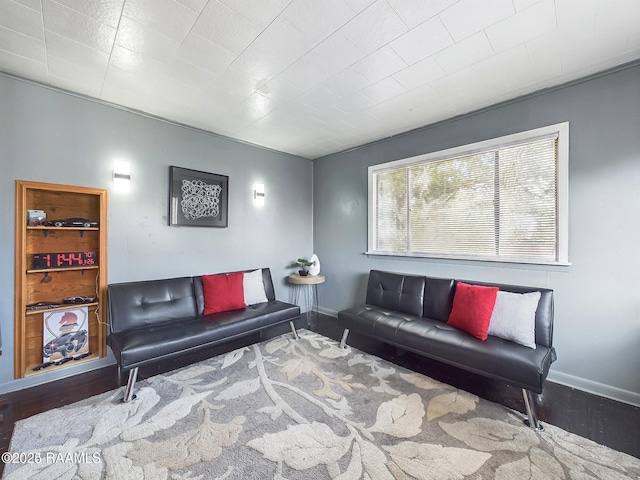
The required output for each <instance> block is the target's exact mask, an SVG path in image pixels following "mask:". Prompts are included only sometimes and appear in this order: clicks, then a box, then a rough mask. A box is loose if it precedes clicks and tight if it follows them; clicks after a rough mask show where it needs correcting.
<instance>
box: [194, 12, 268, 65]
mask: <svg viewBox="0 0 640 480" xmlns="http://www.w3.org/2000/svg"><path fill="white" fill-rule="evenodd" d="M193 32H194V33H197V34H199V35H202V36H203V37H205V38H206V39H208V40H211V41H212V42H214V43H217V44H218V45H220V46H222V47H224V48H226V49H227V50H229V51H231V52H233V53H236V54H239V53H240V52H242V51H243V50H244V49H245V48H246V47H247V46H248V45H249V44H250V43H251V42H252V41H253V40H254V39H255V38H256V37H257V36H258V34H259V33H260V29H259V28H258V27H257V26H255V25H254V24H253V23H251V22H250V21H249V20H247V19H246V18H244V17H243V16H242V15H240V14H239V13H236V12H235V11H233V10H231V9H230V8H228V7H226V6H224V5H222V4H221V3H218V2H216V1H212V2H209V4H208V5H207V6H206V7H205V9H204V11H203V12H202V14H201V15H200V17H199V18H198V21H197V22H196V24H195V26H194V27H193Z"/></svg>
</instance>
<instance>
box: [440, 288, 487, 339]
mask: <svg viewBox="0 0 640 480" xmlns="http://www.w3.org/2000/svg"><path fill="white" fill-rule="evenodd" d="M498 290H499V288H498V287H481V286H479V285H469V284H467V283H463V282H458V283H457V284H456V294H455V296H454V297H453V308H452V309H451V314H450V315H449V321H448V322H447V323H448V324H449V325H452V326H454V327H457V328H460V329H461V330H464V331H466V332H469V333H470V334H471V335H473V336H474V337H476V338H479V339H480V340H486V339H487V331H488V330H489V322H490V321H491V314H492V313H493V307H494V306H495V304H496V296H497V295H498Z"/></svg>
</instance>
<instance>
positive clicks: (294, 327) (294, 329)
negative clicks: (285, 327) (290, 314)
mask: <svg viewBox="0 0 640 480" xmlns="http://www.w3.org/2000/svg"><path fill="white" fill-rule="evenodd" d="M289 326H290V327H291V333H293V338H294V339H296V340H298V339H299V338H300V337H298V332H296V326H295V325H294V324H293V320H292V321H290V322H289Z"/></svg>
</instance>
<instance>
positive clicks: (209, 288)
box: [202, 272, 246, 315]
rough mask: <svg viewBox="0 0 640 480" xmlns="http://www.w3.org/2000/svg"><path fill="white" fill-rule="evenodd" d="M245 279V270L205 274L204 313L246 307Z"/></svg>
mask: <svg viewBox="0 0 640 480" xmlns="http://www.w3.org/2000/svg"><path fill="white" fill-rule="evenodd" d="M243 280H244V273H243V272H237V273H222V274H218V275H203V276H202V289H203V290H204V314H205V315H209V314H210V313H217V312H226V311H227V310H238V309H240V308H245V307H246V305H245V303H244V287H243V285H242V283H243Z"/></svg>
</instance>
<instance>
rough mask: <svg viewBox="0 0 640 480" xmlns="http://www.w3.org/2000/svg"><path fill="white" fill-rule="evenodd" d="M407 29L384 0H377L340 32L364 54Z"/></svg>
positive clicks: (376, 48)
mask: <svg viewBox="0 0 640 480" xmlns="http://www.w3.org/2000/svg"><path fill="white" fill-rule="evenodd" d="M407 30H408V28H407V26H406V25H405V24H404V22H403V21H402V19H401V18H400V17H399V16H398V15H397V14H396V12H394V11H393V9H392V8H391V7H390V6H389V4H388V3H387V2H386V1H385V0H378V1H377V2H375V3H374V4H373V5H371V6H370V7H368V8H367V9H366V10H364V11H363V12H362V13H360V14H359V15H358V16H356V17H355V18H354V19H353V20H351V21H350V22H349V23H347V24H346V25H345V26H344V27H342V29H341V30H340V32H341V33H342V34H343V35H344V36H345V37H347V38H348V39H349V40H350V41H351V43H353V44H354V45H355V46H356V47H358V48H359V49H360V50H361V51H363V52H364V53H366V54H369V53H372V52H374V51H375V50H378V49H379V48H380V47H382V46H383V45H385V44H387V43H389V42H390V41H391V40H393V39H395V38H397V37H399V36H400V35H402V34H403V33H405V32H406V31H407Z"/></svg>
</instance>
